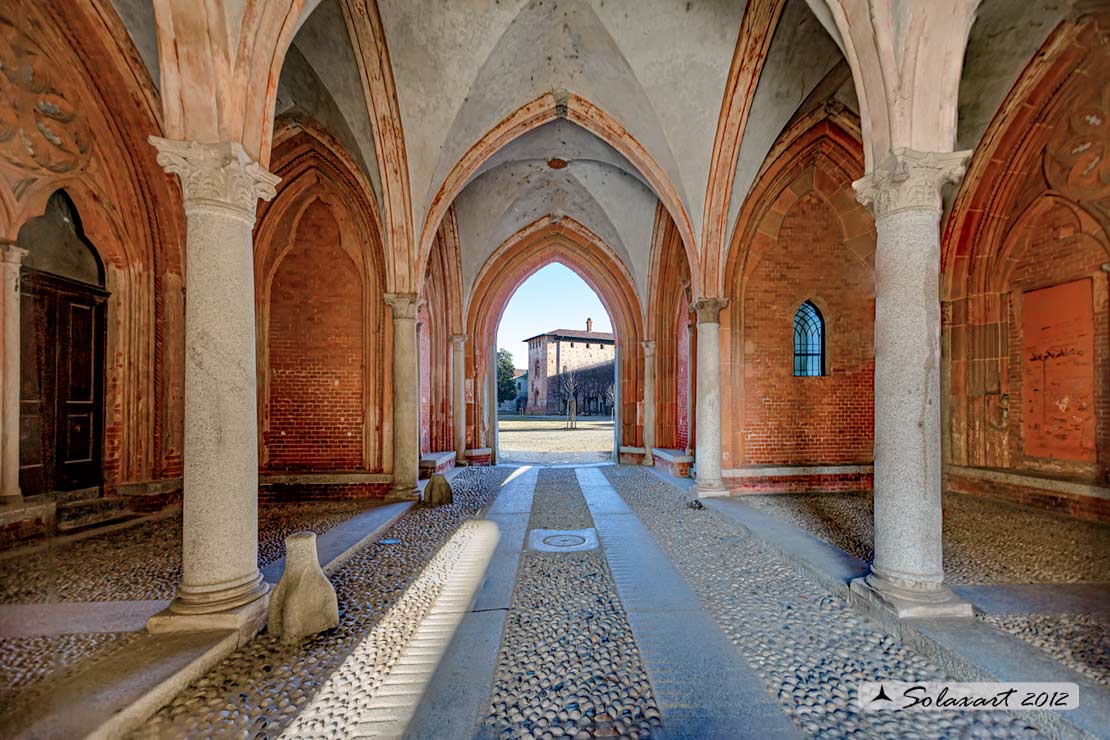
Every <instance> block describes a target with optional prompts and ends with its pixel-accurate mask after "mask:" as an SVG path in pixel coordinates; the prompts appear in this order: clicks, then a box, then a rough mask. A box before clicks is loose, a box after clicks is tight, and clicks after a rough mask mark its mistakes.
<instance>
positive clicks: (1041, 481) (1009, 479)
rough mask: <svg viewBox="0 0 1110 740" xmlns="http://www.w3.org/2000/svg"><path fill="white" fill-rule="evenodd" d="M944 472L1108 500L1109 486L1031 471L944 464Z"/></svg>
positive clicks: (1109, 498) (1109, 495) (1109, 496)
mask: <svg viewBox="0 0 1110 740" xmlns="http://www.w3.org/2000/svg"><path fill="white" fill-rule="evenodd" d="M944 472H945V473H946V474H951V475H957V476H960V477H963V478H974V479H976V480H986V481H992V482H995V483H1005V484H1009V485H1012V486H1021V487H1023V488H1037V489H1040V490H1043V491H1052V492H1054V493H1065V494H1068V495H1071V496H1089V497H1091V498H1101V499H1106V500H1110V486H1101V485H1098V484H1096V483H1083V482H1080V481H1072V480H1064V479H1062V478H1051V477H1047V476H1044V475H1034V474H1031V473H1018V472H1014V471H1012V470H1000V469H997V468H974V467H965V466H963V465H945V466H944Z"/></svg>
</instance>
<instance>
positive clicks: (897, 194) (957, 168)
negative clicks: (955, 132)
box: [852, 147, 971, 218]
mask: <svg viewBox="0 0 1110 740" xmlns="http://www.w3.org/2000/svg"><path fill="white" fill-rule="evenodd" d="M970 157H971V152H970V151H963V152H919V151H916V150H914V149H910V148H908V147H901V148H899V149H895V150H894V151H893V152H891V153H890V154H889V155H888V156H887V158H886V159H885V160H883V162H882V164H880V165H879V166H878V167H876V168H875V169H874V170H873V171H871V172H869V173H867V174H866V175H864V176H863V177H861V178H860V179H859V180H856V181H855V182H854V183H852V188H853V189H854V190H855V191H856V198H857V199H858V200H859V202H860V203H862V204H863V205H865V206H867V207H868V208H870V209H871V212H872V214H874V216H875V218H881V217H883V216H886V215H887V214H890V213H896V212H898V211H909V210H915V211H935V212H936V213H940V212H941V207H942V206H941V199H940V189H941V188H942V187H943V186H944V185H945V184H947V183H950V182H959V179H960V178H961V177H963V174H964V170H965V169H966V168H967V160H968V159H969V158H970Z"/></svg>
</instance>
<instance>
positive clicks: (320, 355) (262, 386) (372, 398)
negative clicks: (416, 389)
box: [254, 120, 392, 472]
mask: <svg viewBox="0 0 1110 740" xmlns="http://www.w3.org/2000/svg"><path fill="white" fill-rule="evenodd" d="M275 141H276V142H277V145H276V146H275V148H274V158H273V164H274V168H273V169H274V172H275V174H277V175H278V176H280V177H281V178H282V181H281V183H280V185H279V186H278V190H277V195H276V196H275V197H274V199H273V200H272V201H270V202H269V203H266V204H265V205H264V206H263V207H262V208H260V212H259V217H258V222H257V224H256V227H255V239H254V244H255V254H254V263H255V302H256V324H257V332H256V335H257V347H258V393H259V404H258V408H259V429H260V434H259V460H260V463H261V465H262V467H263V468H264V469H268V468H275V469H277V468H280V469H283V470H291V469H299V470H325V469H327V470H335V469H347V470H349V469H358V470H367V471H372V472H382V471H384V470H385V461H386V460H387V459H388V453H389V450H388V449H387V448H386V444H387V440H389V439H390V435H389V428H390V426H391V425H390V419H391V414H392V409H391V405H392V401H391V398H390V397H389V395H388V393H387V392H386V389H387V388H389V387H390V383H391V375H390V372H391V367H392V364H391V359H390V358H391V353H392V344H391V335H390V332H389V331H387V329H388V326H387V322H386V318H387V317H386V314H385V303H384V300H383V298H382V296H383V293H384V292H385V291H384V283H385V279H384V265H383V262H384V259H383V254H382V250H381V240H380V239H381V230H380V226H379V224H378V223H377V222H376V220H375V218H374V216H375V214H376V211H375V209H374V206H373V204H372V200H373V199H372V196H371V192H372V191H371V190H370V188H369V185H368V183H367V182H366V181H365V178H363V177H362V175H361V172H360V171H359V170H358V169H357V166H355V165H354V163H353V161H352V160H351V159H350V157H349V156H347V155H346V152H345V151H344V150H343V149H342V147H341V146H340V145H339V144H338V143H337V142H335V140H334V139H332V138H330V137H329V136H327V135H326V133H324V132H323V131H322V130H320V129H319V128H318V127H316V126H315V125H314V124H312V123H310V122H306V121H303V120H297V121H283V122H282V125H279V127H278V129H277V131H276V133H275ZM290 259H292V260H293V262H291V263H289V264H290V265H294V264H295V266H296V268H297V270H296V272H297V276H296V279H297V280H299V292H298V291H297V290H292V289H290V286H289V283H288V278H290V277H291V276H290V275H283V273H282V266H283V265H285V264H286V261H287V260H290ZM333 280H334V281H335V283H336V284H335V285H332V284H331V281H333ZM275 284H276V288H275ZM275 290H276V291H277V297H278V298H279V300H280V301H282V302H285V303H288V302H289V301H294V302H297V303H298V305H299V306H300V309H301V310H302V312H303V313H304V316H299V315H297V314H296V313H293V314H290V313H289V312H288V311H285V308H286V306H284V305H283V307H282V309H281V311H280V312H279V313H280V316H275V312H274V299H275ZM332 294H338V295H340V296H341V297H342V298H343V300H342V301H340V302H338V303H337V302H335V301H334V300H332V298H331V296H332ZM275 318H280V319H281V321H282V322H283V323H282V325H281V328H280V336H281V337H285V336H286V335H287V334H289V333H290V332H292V335H293V336H296V334H297V332H301V333H302V334H305V336H304V337H303V343H307V344H312V343H313V342H317V343H318V342H321V341H324V342H325V344H323V345H321V346H320V347H318V348H317V349H318V351H314V352H313V353H312V354H313V355H314V356H315V358H316V359H319V363H317V364H319V365H320V367H318V368H315V370H313V368H309V367H307V366H305V367H304V368H302V370H304V371H305V372H309V371H318V372H317V375H318V376H319V377H326V378H328V379H329V380H330V382H331V383H332V393H331V394H330V395H329V394H325V395H323V396H321V399H320V403H319V404H316V405H315V406H316V407H315V408H312V409H310V408H302V409H300V411H299V413H300V414H301V417H302V418H300V421H301V422H303V424H305V425H307V426H306V427H305V428H304V429H302V430H301V431H300V433H301V435H302V436H304V437H307V438H308V440H309V441H308V443H307V445H305V446H303V447H302V448H300V449H299V450H294V449H292V448H289V447H288V446H285V447H282V446H281V445H280V444H278V443H277V442H276V441H273V440H274V437H275V435H279V434H280V432H281V431H286V433H287V435H288V433H289V432H288V429H286V427H290V425H293V426H294V427H295V426H296V424H297V423H298V418H297V414H294V413H292V412H288V411H281V410H278V409H275V408H274V405H273V404H274V400H275V395H274V388H273V385H272V379H273V375H274V371H278V372H285V373H287V374H288V373H293V374H297V373H299V372H300V371H299V370H297V367H296V365H297V363H286V364H288V365H291V367H286V368H277V367H274V366H273V363H272V359H273V360H274V361H281V360H280V358H279V357H273V358H272V353H273V352H274V350H275V346H274V342H273V340H274V339H276V338H278V337H273V336H272V334H271V331H272V328H273V322H274V320H275ZM302 319H303V322H301V320H302ZM289 322H293V324H295V325H293V324H290V323H289ZM298 322H301V323H298ZM312 332H320V333H325V334H328V336H330V337H331V340H330V345H329V344H327V342H326V341H325V340H326V339H327V337H324V336H316V335H314V334H312ZM325 345H326V346H325ZM312 346H315V344H312ZM281 351H284V350H281ZM279 354H280V352H279ZM352 355H357V357H352ZM281 356H282V357H284V355H281ZM352 363H355V364H354V365H352ZM299 364H301V365H303V364H304V363H299ZM352 369H354V370H355V371H354V372H352ZM297 377H300V376H299V375H297ZM336 381H338V383H339V385H335V383H336ZM298 382H300V381H298ZM305 382H307V381H305ZM302 384H303V383H302ZM354 386H358V387H357V388H354ZM301 390H302V391H303V393H302V395H312V391H311V389H309V388H307V387H306V388H302V389H301ZM333 401H334V402H335V403H339V404H340V405H341V406H342V408H331V406H329V403H332V402H333ZM275 413H279V415H282V414H283V415H284V416H281V418H278V417H276V416H275V415H274V414H275ZM336 435H339V436H336ZM333 438H334V439H333ZM351 439H358V440H359V447H360V449H358V450H357V452H358V454H357V455H355V454H354V453H353V452H352V450H351V448H350V447H349V444H348V443H347V440H351ZM272 441H273V446H274V448H275V449H277V448H278V447H282V452H281V453H280V454H278V455H276V456H275V457H273V459H271V454H270V447H271V443H272ZM332 448H334V449H332Z"/></svg>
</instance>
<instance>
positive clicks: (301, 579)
mask: <svg viewBox="0 0 1110 740" xmlns="http://www.w3.org/2000/svg"><path fill="white" fill-rule="evenodd" d="M338 626H339V600H338V598H337V597H336V595H335V588H334V587H333V586H332V585H331V581H329V580H328V577H327V576H326V575H324V570H323V569H322V568H321V567H320V559H319V556H318V555H317V553H316V533H315V532H294V533H293V534H291V535H289V536H288V537H286V538H285V572H284V573H283V574H282V576H281V580H280V581H279V582H278V585H277V588H275V589H274V593H273V596H271V597H270V623H269V630H270V634H273V635H280V636H281V639H282V642H286V643H296V642H300V641H301V640H302V639H304V638H306V637H310V636H311V635H315V634H316V633H318V632H323V631H324V630H329V629H333V628H335V627H338Z"/></svg>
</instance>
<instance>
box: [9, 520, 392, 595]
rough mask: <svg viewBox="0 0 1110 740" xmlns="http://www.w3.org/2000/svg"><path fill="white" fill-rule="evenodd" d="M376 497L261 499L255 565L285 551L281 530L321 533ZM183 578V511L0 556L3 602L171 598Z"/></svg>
mask: <svg viewBox="0 0 1110 740" xmlns="http://www.w3.org/2000/svg"><path fill="white" fill-rule="evenodd" d="M377 503H378V502H376V501H365V500H364V501H334V502H332V501H329V502H308V503H279V504H266V503H263V504H261V505H260V506H259V511H258V565H259V567H263V566H265V565H268V564H269V563H271V562H272V561H274V560H276V559H278V558H280V557H282V556H284V554H285V536H286V535H288V534H291V533H293V532H296V531H298V530H304V529H308V530H312V531H313V532H316V533H317V534H321V533H323V532H326V531H327V530H329V529H331V528H332V527H334V526H335V525H337V524H339V523H341V522H343V521H346V520H347V519H349V518H351V517H352V516H354V515H355V514H357V513H359V512H360V511H364V510H366V509H367V508H369V507H371V506H376V505H377ZM180 580H181V515H180V514H177V515H175V516H172V517H168V518H165V519H161V520H158V521H153V522H150V523H147V524H143V525H140V526H135V527H130V528H127V529H122V530H117V531H114V532H109V533H106V534H103V535H99V536H95V537H89V538H87V539H81V540H77V541H75V542H71V543H63V544H61V545H58V546H48V547H45V548H43V549H40V550H37V551H35V552H32V553H27V554H21V555H16V556H14V557H7V558H5V559H3V560H0V604H42V603H50V602H58V601H82V602H84V601H145V600H149V599H171V598H173V594H174V590H175V589H176V588H177V584H178V583H179V582H180Z"/></svg>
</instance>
